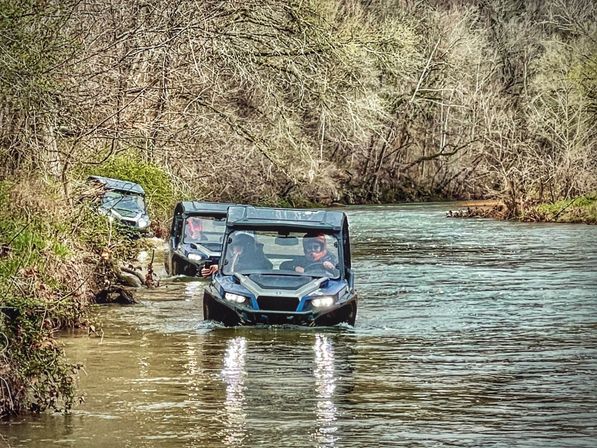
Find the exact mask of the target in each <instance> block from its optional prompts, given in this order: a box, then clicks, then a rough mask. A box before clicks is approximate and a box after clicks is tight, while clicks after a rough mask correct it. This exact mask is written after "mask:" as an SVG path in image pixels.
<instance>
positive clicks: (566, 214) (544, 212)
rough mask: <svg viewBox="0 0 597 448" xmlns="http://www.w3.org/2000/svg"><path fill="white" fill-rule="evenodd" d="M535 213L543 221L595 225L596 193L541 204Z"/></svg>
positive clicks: (596, 210)
mask: <svg viewBox="0 0 597 448" xmlns="http://www.w3.org/2000/svg"><path fill="white" fill-rule="evenodd" d="M536 211H537V213H538V214H539V216H541V217H542V220H544V221H551V222H569V223H586V224H597V192H591V193H589V194H586V195H584V196H578V197H576V198H571V199H565V200H560V201H557V202H552V203H543V204H540V205H538V206H537V207H536Z"/></svg>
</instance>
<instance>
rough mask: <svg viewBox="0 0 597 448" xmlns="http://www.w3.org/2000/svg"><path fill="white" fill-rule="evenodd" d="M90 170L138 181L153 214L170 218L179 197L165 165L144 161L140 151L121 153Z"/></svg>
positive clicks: (99, 173) (112, 176)
mask: <svg viewBox="0 0 597 448" xmlns="http://www.w3.org/2000/svg"><path fill="white" fill-rule="evenodd" d="M88 174H90V175H91V174H94V175H99V176H105V177H111V178H114V179H122V180H128V181H131V182H136V183H138V184H139V185H141V186H142V187H143V189H144V190H145V194H146V198H147V207H148V209H149V212H150V215H151V216H152V217H153V218H158V219H160V220H166V219H169V218H170V214H171V212H172V209H173V208H174V205H175V203H176V200H177V197H178V195H177V193H178V192H177V191H176V188H175V187H174V184H173V183H172V178H171V176H170V175H169V174H168V173H167V172H166V171H165V170H164V169H163V168H162V167H160V166H158V165H156V164H154V163H150V162H146V161H144V160H143V159H142V158H141V157H140V156H139V155H138V154H137V153H135V152H133V151H129V152H127V153H124V154H119V155H117V156H115V157H113V158H111V159H109V160H107V161H106V162H105V163H104V164H103V165H100V166H99V167H97V168H94V169H93V170H90V171H89V172H88Z"/></svg>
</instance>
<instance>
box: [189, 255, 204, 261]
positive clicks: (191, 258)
mask: <svg viewBox="0 0 597 448" xmlns="http://www.w3.org/2000/svg"><path fill="white" fill-rule="evenodd" d="M187 258H188V259H189V260H193V261H201V260H203V255H201V254H189V256H188V257H187Z"/></svg>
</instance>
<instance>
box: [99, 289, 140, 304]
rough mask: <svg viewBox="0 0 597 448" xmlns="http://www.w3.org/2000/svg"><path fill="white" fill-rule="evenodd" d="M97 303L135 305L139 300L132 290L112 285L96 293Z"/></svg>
mask: <svg viewBox="0 0 597 448" xmlns="http://www.w3.org/2000/svg"><path fill="white" fill-rule="evenodd" d="M95 303H99V304H111V303H114V304H119V305H133V304H135V303H137V301H136V300H135V297H134V295H133V292H132V291H131V290H129V289H127V288H123V287H121V286H118V285H110V286H108V287H107V288H104V289H102V290H101V291H100V292H98V293H97V294H96V295H95Z"/></svg>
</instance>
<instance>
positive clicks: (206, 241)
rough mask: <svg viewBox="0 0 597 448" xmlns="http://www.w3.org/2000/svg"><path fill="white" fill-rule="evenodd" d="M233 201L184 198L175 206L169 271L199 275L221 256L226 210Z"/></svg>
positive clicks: (168, 259)
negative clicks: (203, 200)
mask: <svg viewBox="0 0 597 448" xmlns="http://www.w3.org/2000/svg"><path fill="white" fill-rule="evenodd" d="M230 205H231V204H225V203H214V202H199V201H185V202H179V203H178V204H177V205H176V207H175V208H174V216H173V217H172V226H171V229H170V236H169V238H168V250H167V253H166V258H165V260H164V264H165V267H166V272H167V273H168V274H170V275H189V276H197V275H200V271H201V268H202V267H203V266H205V265H206V264H207V265H211V264H217V263H218V262H219V260H220V252H221V250H222V242H223V239H224V232H225V230H226V212H227V211H228V207H229V206H230Z"/></svg>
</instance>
